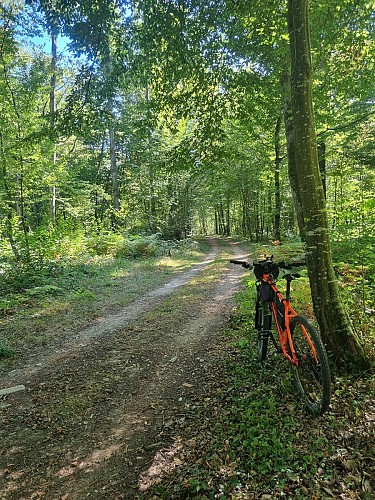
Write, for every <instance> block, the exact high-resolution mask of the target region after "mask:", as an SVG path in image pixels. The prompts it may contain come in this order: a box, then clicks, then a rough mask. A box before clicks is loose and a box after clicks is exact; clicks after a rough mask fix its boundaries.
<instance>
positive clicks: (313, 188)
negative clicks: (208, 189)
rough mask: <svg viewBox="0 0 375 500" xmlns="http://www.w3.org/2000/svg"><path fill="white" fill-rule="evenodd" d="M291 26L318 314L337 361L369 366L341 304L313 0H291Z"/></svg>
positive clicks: (298, 143) (299, 160) (298, 152)
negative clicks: (318, 118)
mask: <svg viewBox="0 0 375 500" xmlns="http://www.w3.org/2000/svg"><path fill="white" fill-rule="evenodd" d="M288 29H289V39H290V53H291V94H292V101H291V104H292V114H293V125H294V139H295V159H296V165H297V166H298V168H297V184H298V190H299V197H300V200H301V208H302V216H303V224H304V229H305V235H306V253H307V266H308V272H309V279H310V286H311V293H312V298H313V304H314V312H315V315H316V318H317V320H318V323H319V326H320V329H321V333H322V336H323V339H324V341H325V342H326V344H327V346H328V348H329V351H330V352H331V353H333V354H334V356H335V360H336V362H338V363H342V362H343V361H344V359H345V358H346V360H347V361H348V358H349V357H350V358H351V359H350V361H351V362H353V361H354V362H355V363H357V364H358V365H360V366H367V365H368V360H367V358H366V354H365V352H364V350H363V348H362V346H361V344H360V342H359V339H358V336H357V335H356V333H355V331H354V329H353V327H352V325H351V323H350V320H349V317H348V314H347V313H346V311H345V309H344V307H343V304H342V302H341V299H340V294H339V289H338V285H337V281H336V278H335V275H334V270H333V264H332V254H331V247H330V241H329V234H328V219H327V210H326V204H325V198H324V192H323V184H322V180H321V177H320V172H319V164H318V151H317V143H316V133H315V120H314V111H313V105H312V91H311V84H312V70H311V51H310V36H309V26H308V0H288Z"/></svg>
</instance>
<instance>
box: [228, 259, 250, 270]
mask: <svg viewBox="0 0 375 500" xmlns="http://www.w3.org/2000/svg"><path fill="white" fill-rule="evenodd" d="M229 262H230V263H231V264H239V265H240V266H242V267H244V268H246V269H252V268H253V266H252V265H251V264H250V263H249V262H246V261H245V260H236V259H231V260H230V261H229Z"/></svg>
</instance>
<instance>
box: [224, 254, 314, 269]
mask: <svg viewBox="0 0 375 500" xmlns="http://www.w3.org/2000/svg"><path fill="white" fill-rule="evenodd" d="M229 262H230V263H231V264H239V265H241V266H242V267H244V268H246V269H253V267H254V266H259V265H262V264H265V265H267V264H272V265H273V266H276V267H278V268H280V269H287V270H288V269H292V268H293V267H303V266H305V265H306V262H303V261H301V262H289V263H286V262H284V261H281V262H273V260H272V257H269V258H266V259H263V260H259V261H258V262H255V261H254V262H253V264H250V263H249V262H246V261H245V260H237V259H231V260H230V261H229Z"/></svg>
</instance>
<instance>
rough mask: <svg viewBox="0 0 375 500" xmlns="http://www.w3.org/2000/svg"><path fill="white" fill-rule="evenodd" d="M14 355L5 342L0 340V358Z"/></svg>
mask: <svg viewBox="0 0 375 500" xmlns="http://www.w3.org/2000/svg"><path fill="white" fill-rule="evenodd" d="M14 355H15V351H14V349H12V348H11V347H10V346H9V345H8V344H7V342H5V341H4V340H3V339H1V338H0V358H10V357H12V356H14Z"/></svg>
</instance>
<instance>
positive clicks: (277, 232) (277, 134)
mask: <svg viewBox="0 0 375 500" xmlns="http://www.w3.org/2000/svg"><path fill="white" fill-rule="evenodd" d="M280 129H281V115H279V116H278V117H277V120H276V127H275V218H274V237H275V240H278V241H281V232H280V220H281V193H280V165H281V162H282V158H281V156H280V150H281V144H280Z"/></svg>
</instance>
